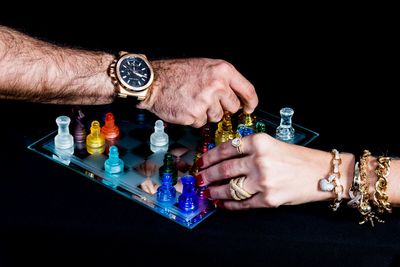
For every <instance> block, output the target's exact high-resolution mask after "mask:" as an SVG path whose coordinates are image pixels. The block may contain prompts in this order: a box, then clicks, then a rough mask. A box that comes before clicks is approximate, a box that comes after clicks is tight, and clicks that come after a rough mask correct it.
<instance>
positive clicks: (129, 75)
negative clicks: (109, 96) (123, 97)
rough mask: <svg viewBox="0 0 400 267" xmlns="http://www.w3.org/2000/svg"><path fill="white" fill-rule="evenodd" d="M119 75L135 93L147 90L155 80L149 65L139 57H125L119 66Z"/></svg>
mask: <svg viewBox="0 0 400 267" xmlns="http://www.w3.org/2000/svg"><path fill="white" fill-rule="evenodd" d="M117 75H118V76H119V80H120V81H121V82H122V83H123V84H124V85H125V87H126V88H128V89H132V90H135V91H140V90H143V89H145V88H147V87H148V85H149V84H150V83H151V81H152V79H153V77H152V71H151V67H150V65H149V63H148V62H147V60H146V59H145V58H143V57H141V56H139V55H134V56H133V55H126V56H123V57H122V58H121V59H120V61H119V62H118V64H117Z"/></svg>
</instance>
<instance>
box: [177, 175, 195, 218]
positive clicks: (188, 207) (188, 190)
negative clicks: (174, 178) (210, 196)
mask: <svg viewBox="0 0 400 267" xmlns="http://www.w3.org/2000/svg"><path fill="white" fill-rule="evenodd" d="M181 182H182V186H183V188H182V194H181V195H180V196H179V198H178V207H179V208H180V209H181V210H183V211H185V212H191V211H195V210H197V209H198V207H199V199H198V197H197V196H196V194H195V191H194V183H195V179H194V177H193V176H192V175H185V176H182V178H181Z"/></svg>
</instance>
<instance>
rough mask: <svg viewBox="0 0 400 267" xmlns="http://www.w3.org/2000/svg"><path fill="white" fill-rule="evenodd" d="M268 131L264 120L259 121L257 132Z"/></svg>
mask: <svg viewBox="0 0 400 267" xmlns="http://www.w3.org/2000/svg"><path fill="white" fill-rule="evenodd" d="M266 132H267V126H266V125H265V123H264V122H262V121H258V122H257V123H256V133H266Z"/></svg>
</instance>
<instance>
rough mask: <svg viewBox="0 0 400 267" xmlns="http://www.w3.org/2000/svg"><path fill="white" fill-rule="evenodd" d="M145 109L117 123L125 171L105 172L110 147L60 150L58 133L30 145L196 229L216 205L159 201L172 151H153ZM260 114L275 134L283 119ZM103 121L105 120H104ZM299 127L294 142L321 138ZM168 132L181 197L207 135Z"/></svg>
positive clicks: (171, 128)
mask: <svg viewBox="0 0 400 267" xmlns="http://www.w3.org/2000/svg"><path fill="white" fill-rule="evenodd" d="M140 112H143V114H142V115H143V116H139V117H140V118H141V119H139V120H138V119H132V120H120V121H119V120H118V117H117V118H116V124H117V125H118V126H119V128H120V132H121V134H120V138H119V139H118V140H117V141H116V142H115V143H113V144H112V145H116V146H117V147H118V150H119V155H120V158H121V159H122V160H123V161H124V163H125V167H124V172H123V173H121V174H109V173H107V172H105V169H104V162H105V160H106V159H107V158H108V156H107V153H106V152H107V148H106V152H104V153H103V154H93V155H90V154H89V153H87V151H86V149H85V148H82V147H78V146H77V144H76V143H75V150H74V154H73V155H70V154H63V153H62V152H59V151H56V149H55V147H54V137H55V136H56V135H57V131H54V132H52V133H49V134H48V135H46V136H44V137H43V138H41V139H40V140H38V141H36V142H34V143H32V144H31V145H29V146H28V148H29V149H31V150H33V151H35V152H37V153H39V154H40V155H42V156H44V157H46V158H48V159H50V160H52V161H54V162H57V163H59V164H61V165H63V166H65V167H67V168H69V169H71V170H73V171H76V172H77V173H79V174H81V175H83V176H85V177H87V178H89V179H91V180H92V181H94V182H96V183H98V184H101V185H103V186H105V187H107V188H109V189H110V190H113V191H115V192H117V193H119V194H121V195H123V196H125V197H127V198H128V199H130V200H133V201H134V202H136V203H139V204H141V205H143V206H145V207H147V208H149V209H151V210H153V211H154V212H156V213H158V214H160V215H162V216H164V217H166V218H168V219H169V220H171V221H174V222H176V223H178V224H180V225H182V226H184V227H186V228H189V229H192V228H194V227H195V226H196V225H198V224H199V223H200V222H202V221H204V220H205V219H206V218H207V217H208V216H210V215H211V214H213V213H214V212H215V211H216V208H215V207H214V205H213V204H212V203H211V202H210V201H209V200H207V199H206V198H204V197H199V205H198V208H197V209H196V210H194V211H190V212H187V211H183V210H181V209H179V206H178V204H177V202H176V203H175V204H172V205H171V204H169V205H165V204H164V203H162V202H159V201H158V200H157V196H156V195H157V194H156V190H157V188H158V187H159V186H160V184H161V179H160V175H159V171H158V170H159V168H160V167H161V166H162V165H163V160H164V155H165V153H166V152H157V153H153V152H152V151H151V150H150V135H151V133H152V132H153V130H154V122H155V121H156V119H157V118H155V117H154V116H153V115H152V114H150V113H147V112H144V111H140ZM254 114H255V115H256V118H257V121H262V122H264V123H265V125H266V132H267V133H268V134H270V135H272V136H275V132H276V128H277V127H278V126H279V124H280V117H278V116H275V115H272V114H270V113H267V112H265V111H262V110H256V111H255V113H254ZM234 119H235V117H234V116H233V117H232V123H233V125H234V126H235V124H234ZM101 123H102V124H103V122H101ZM215 126H216V124H215V125H214V124H212V125H211V128H212V129H214V130H215ZM55 128H56V125H55ZM293 128H294V129H295V135H294V138H293V139H292V140H291V141H290V143H294V144H299V145H303V146H305V145H307V144H309V143H310V142H311V141H312V140H314V139H315V138H317V137H318V134H317V133H316V132H314V131H311V130H309V129H307V128H304V127H302V126H300V125H298V124H295V123H293ZM86 129H89V127H88V126H86ZM234 129H235V128H234ZM165 132H166V133H167V134H168V136H169V149H168V152H169V153H171V154H172V155H173V156H174V158H175V160H176V165H177V166H179V167H178V182H177V184H176V185H175V188H176V193H177V195H176V200H177V199H178V197H179V195H180V194H181V193H182V184H181V183H180V177H182V176H184V175H187V174H188V173H189V169H190V167H191V166H192V165H193V160H194V157H195V153H196V148H197V146H198V144H199V143H200V142H201V134H200V130H199V129H194V128H191V127H189V126H181V125H174V124H167V125H166V128H165ZM212 133H214V131H213V132H212ZM108 145H111V144H108ZM197 190H198V189H197Z"/></svg>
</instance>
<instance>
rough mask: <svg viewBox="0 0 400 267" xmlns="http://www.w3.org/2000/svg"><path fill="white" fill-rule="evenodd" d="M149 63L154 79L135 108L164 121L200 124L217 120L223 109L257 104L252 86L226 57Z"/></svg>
mask: <svg viewBox="0 0 400 267" xmlns="http://www.w3.org/2000/svg"><path fill="white" fill-rule="evenodd" d="M152 66H153V68H154V72H155V77H154V82H153V85H152V87H151V89H150V91H149V95H148V97H147V98H146V100H144V101H142V102H141V103H140V104H139V105H138V108H142V109H147V110H149V111H151V112H153V113H154V114H156V115H157V116H158V117H160V118H161V119H163V120H165V121H168V122H171V123H177V124H183V125H191V126H194V127H201V126H203V125H204V124H206V123H207V121H211V122H217V121H220V120H221V118H222V116H223V114H224V111H229V112H231V113H236V112H237V111H238V110H239V109H240V108H241V107H243V109H244V111H245V112H247V113H251V112H253V111H254V109H255V108H256V106H257V104H258V98H257V94H256V91H255V89H254V86H253V85H252V84H251V83H250V82H249V81H248V80H247V79H246V78H244V77H243V76H242V75H241V74H240V73H239V72H238V71H237V70H236V69H235V68H234V67H233V66H232V65H231V64H230V63H228V62H226V61H223V60H215V59H206V58H196V59H177V60H159V61H153V62H152Z"/></svg>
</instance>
